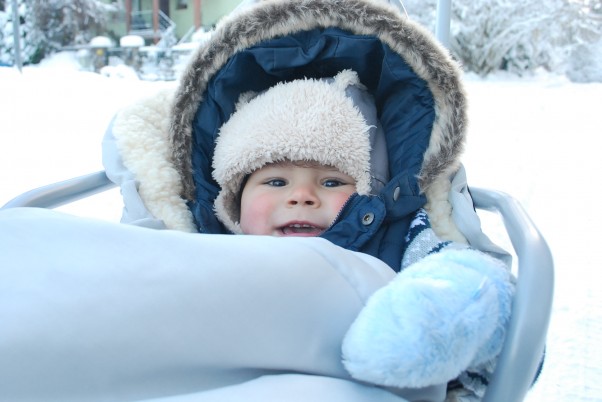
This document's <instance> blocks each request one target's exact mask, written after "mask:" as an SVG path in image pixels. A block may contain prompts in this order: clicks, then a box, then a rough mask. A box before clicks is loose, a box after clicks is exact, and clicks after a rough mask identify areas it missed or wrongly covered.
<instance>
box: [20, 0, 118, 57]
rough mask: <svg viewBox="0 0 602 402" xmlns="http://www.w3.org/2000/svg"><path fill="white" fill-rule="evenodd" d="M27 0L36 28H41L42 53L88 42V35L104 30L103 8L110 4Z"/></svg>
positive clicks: (85, 0)
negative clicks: (42, 34) (30, 6)
mask: <svg viewBox="0 0 602 402" xmlns="http://www.w3.org/2000/svg"><path fill="white" fill-rule="evenodd" d="M28 1H29V2H30V3H31V4H32V10H33V18H34V20H35V25H36V27H37V29H39V30H40V31H42V32H44V36H43V38H42V47H43V51H44V53H50V52H53V51H55V50H57V49H60V48H61V47H63V46H69V45H77V44H85V43H88V42H89V40H90V39H91V38H92V37H94V36H96V35H99V34H100V33H103V32H104V30H105V26H106V23H107V12H109V11H112V10H113V8H114V6H111V5H108V4H106V3H104V2H102V1H100V0H28Z"/></svg>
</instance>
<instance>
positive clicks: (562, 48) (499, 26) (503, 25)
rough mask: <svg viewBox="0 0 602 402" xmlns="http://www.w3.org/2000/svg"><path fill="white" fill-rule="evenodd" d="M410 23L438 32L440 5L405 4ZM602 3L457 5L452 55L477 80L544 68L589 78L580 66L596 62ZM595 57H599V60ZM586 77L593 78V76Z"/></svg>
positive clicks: (483, 1)
mask: <svg viewBox="0 0 602 402" xmlns="http://www.w3.org/2000/svg"><path fill="white" fill-rule="evenodd" d="M404 4H405V5H406V8H407V9H408V13H409V15H410V18H413V19H414V20H416V21H417V22H420V23H421V24H423V25H425V26H426V27H428V28H430V29H431V30H434V27H435V20H436V0H404ZM600 38H602V0H546V1H545V2H542V1H541V0H523V1H520V2H518V1H516V0H453V1H452V21H451V44H450V47H451V52H452V53H453V54H454V55H455V56H456V57H457V58H458V59H459V60H460V61H461V62H462V64H463V65H464V67H465V69H467V70H469V71H473V72H476V73H479V74H483V75H485V74H488V73H490V72H492V71H496V70H507V71H511V72H514V73H519V74H520V73H523V72H525V71H531V70H535V69H537V68H540V67H544V68H546V69H547V70H549V71H554V72H558V73H567V75H569V76H571V74H572V75H574V76H584V77H585V76H586V75H584V74H581V73H579V72H578V71H576V70H579V69H581V68H588V66H587V65H583V64H579V63H578V62H577V60H579V59H584V58H588V57H589V60H590V62H591V61H597V65H598V66H599V65H600V63H602V61H600V60H599V59H600V57H602V56H600V53H599V52H598V53H596V52H595V50H594V47H595V43H597V42H598V41H599V39H600ZM596 54H597V55H598V56H596ZM587 76H593V75H592V74H589V75H587Z"/></svg>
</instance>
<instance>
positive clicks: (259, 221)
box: [240, 163, 355, 236]
mask: <svg viewBox="0 0 602 402" xmlns="http://www.w3.org/2000/svg"><path fill="white" fill-rule="evenodd" d="M354 192H355V180H353V178H351V177H350V176H347V175H346V174H344V173H341V172H339V171H338V170H336V169H334V168H331V167H324V166H321V165H315V166H311V165H309V166H308V167H305V166H304V167H301V166H295V165H293V164H291V163H284V164H272V165H267V166H264V167H263V168H261V169H259V170H256V171H255V172H253V173H252V174H251V175H250V176H249V179H248V180H247V183H246V185H245V187H244V189H243V191H242V198H241V207H240V226H241V229H242V231H243V233H245V234H255V235H270V236H318V235H319V234H320V233H322V232H323V231H325V230H326V229H327V228H328V227H329V226H330V225H331V224H332V223H333V222H334V220H335V219H336V217H337V215H338V213H339V212H340V211H341V209H342V207H343V204H345V201H347V199H348V198H349V196H350V195H351V194H353V193H354Z"/></svg>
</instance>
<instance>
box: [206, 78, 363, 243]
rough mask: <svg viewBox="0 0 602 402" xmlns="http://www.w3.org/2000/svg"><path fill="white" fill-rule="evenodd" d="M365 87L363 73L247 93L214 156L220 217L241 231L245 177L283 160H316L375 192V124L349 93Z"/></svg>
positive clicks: (222, 130)
mask: <svg viewBox="0 0 602 402" xmlns="http://www.w3.org/2000/svg"><path fill="white" fill-rule="evenodd" d="M350 86H354V87H359V88H362V89H363V86H362V84H361V83H360V82H359V78H358V76H357V73H356V72H354V71H351V70H344V71H342V72H340V73H339V74H337V75H336V76H335V77H334V79H300V80H295V81H291V82H287V83H278V84H277V85H275V86H274V87H272V88H270V89H268V90H267V91H265V92H263V93H261V94H259V95H257V96H256V97H252V95H251V96H249V95H248V94H247V95H246V96H245V94H243V96H241V99H239V103H238V104H237V106H236V111H235V113H233V114H232V116H231V117H230V119H229V120H228V121H227V122H226V123H225V124H224V125H222V127H221V128H220V132H219V136H218V138H217V142H216V145H215V153H214V156H213V178H214V179H215V180H216V181H217V183H218V184H219V185H220V187H221V190H220V192H219V194H218V196H217V198H216V200H215V205H214V207H215V213H216V216H217V218H218V219H219V220H220V221H221V222H222V223H223V224H224V225H225V226H226V227H227V228H228V229H229V230H231V231H232V232H234V233H241V230H240V225H239V219H240V205H239V201H238V200H239V197H238V193H239V192H240V191H242V188H241V185H242V183H243V180H244V178H245V177H246V176H247V175H249V174H251V173H252V172H254V171H255V170H257V169H259V168H261V167H263V166H265V165H267V164H269V163H274V162H280V161H285V160H288V161H315V162H318V163H320V164H322V165H329V166H332V167H334V168H337V169H338V170H339V171H341V172H343V173H345V174H347V175H349V176H351V177H353V178H354V179H355V181H356V191H357V192H358V193H359V194H369V193H370V170H371V169H370V151H371V144H370V142H371V140H370V130H371V129H373V128H374V126H369V125H368V124H367V122H366V119H365V118H364V115H363V114H362V113H361V111H360V109H359V108H358V107H357V106H356V105H355V104H354V102H353V100H352V98H351V97H350V96H348V95H347V94H346V89H347V88H348V87H350Z"/></svg>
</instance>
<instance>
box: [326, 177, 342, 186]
mask: <svg viewBox="0 0 602 402" xmlns="http://www.w3.org/2000/svg"><path fill="white" fill-rule="evenodd" d="M322 185H323V186H324V187H339V186H344V185H345V183H343V182H342V181H341V180H337V179H328V180H324V182H323V183H322Z"/></svg>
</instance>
